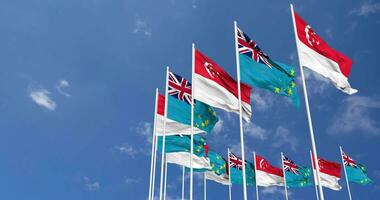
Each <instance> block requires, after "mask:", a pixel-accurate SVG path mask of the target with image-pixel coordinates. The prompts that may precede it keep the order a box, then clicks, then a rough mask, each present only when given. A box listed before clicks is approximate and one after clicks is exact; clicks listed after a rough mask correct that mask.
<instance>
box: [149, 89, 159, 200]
mask: <svg viewBox="0 0 380 200" xmlns="http://www.w3.org/2000/svg"><path fill="white" fill-rule="evenodd" d="M155 99H156V100H155V102H154V120H153V136H152V153H151V158H150V176H149V197H148V199H150V200H152V188H153V187H154V185H153V162H154V153H155V152H154V147H155V140H156V139H155V138H156V115H157V99H158V88H156V98H155Z"/></svg>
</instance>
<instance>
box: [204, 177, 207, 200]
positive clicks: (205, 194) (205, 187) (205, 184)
mask: <svg viewBox="0 0 380 200" xmlns="http://www.w3.org/2000/svg"><path fill="white" fill-rule="evenodd" d="M203 199H204V200H207V180H206V172H204V173H203Z"/></svg>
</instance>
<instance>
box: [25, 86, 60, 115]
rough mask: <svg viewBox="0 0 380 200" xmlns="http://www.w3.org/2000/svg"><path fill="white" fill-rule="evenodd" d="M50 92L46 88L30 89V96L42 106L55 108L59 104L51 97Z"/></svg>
mask: <svg viewBox="0 0 380 200" xmlns="http://www.w3.org/2000/svg"><path fill="white" fill-rule="evenodd" d="M49 95H50V92H49V91H48V90H46V89H43V88H40V89H30V90H29V97H30V98H31V99H32V100H33V101H34V102H35V103H36V104H37V105H39V106H42V107H44V108H46V109H48V110H50V111H53V110H55V108H56V107H57V104H56V103H55V102H54V101H53V100H52V99H51V98H50V96H49Z"/></svg>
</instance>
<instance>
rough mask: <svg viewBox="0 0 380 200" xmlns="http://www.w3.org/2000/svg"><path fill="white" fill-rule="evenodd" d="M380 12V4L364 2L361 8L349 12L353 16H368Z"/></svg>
mask: <svg viewBox="0 0 380 200" xmlns="http://www.w3.org/2000/svg"><path fill="white" fill-rule="evenodd" d="M379 11H380V3H372V2H371V1H363V2H362V3H361V4H360V6H359V8H356V9H352V10H350V11H349V14H351V15H357V16H368V15H370V14H375V13H377V12H379Z"/></svg>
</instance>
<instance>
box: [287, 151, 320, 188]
mask: <svg viewBox="0 0 380 200" xmlns="http://www.w3.org/2000/svg"><path fill="white" fill-rule="evenodd" d="M282 159H283V160H282V162H283V165H284V171H285V179H286V186H287V187H290V188H303V187H307V186H312V185H313V177H312V174H311V169H310V168H308V167H303V166H298V165H297V164H295V163H294V162H293V161H292V160H290V159H289V158H288V157H286V156H284V157H283V158H282Z"/></svg>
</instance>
